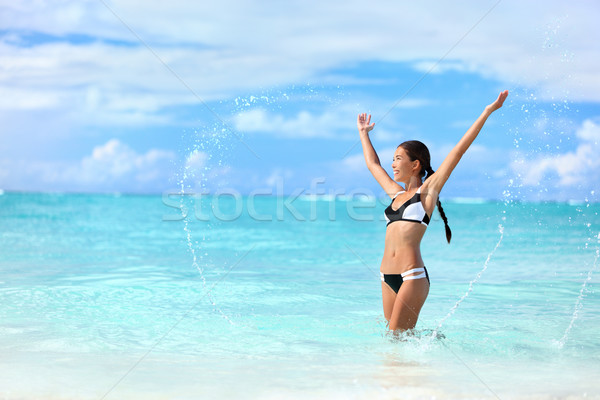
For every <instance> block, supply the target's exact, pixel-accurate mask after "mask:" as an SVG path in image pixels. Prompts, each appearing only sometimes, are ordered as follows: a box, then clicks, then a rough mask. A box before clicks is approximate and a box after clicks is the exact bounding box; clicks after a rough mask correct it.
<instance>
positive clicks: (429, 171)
mask: <svg viewBox="0 0 600 400" xmlns="http://www.w3.org/2000/svg"><path fill="white" fill-rule="evenodd" d="M424 169H425V172H427V175H426V176H425V180H427V178H429V177H430V176H431V175H433V174H434V173H435V171H434V170H433V169H432V168H431V165H427V166H425V167H424ZM437 208H438V210H439V212H440V215H441V216H442V220H443V221H444V227H445V228H446V240H448V243H450V239H452V231H451V230H450V227H449V226H448V218H446V213H445V212H444V209H443V208H442V203H441V202H440V197H439V196H438V199H437Z"/></svg>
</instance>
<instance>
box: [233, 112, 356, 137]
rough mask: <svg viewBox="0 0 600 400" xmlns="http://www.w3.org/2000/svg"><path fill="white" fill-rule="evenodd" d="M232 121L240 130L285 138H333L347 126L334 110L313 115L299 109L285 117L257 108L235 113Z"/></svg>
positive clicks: (344, 120) (346, 121)
mask: <svg viewBox="0 0 600 400" xmlns="http://www.w3.org/2000/svg"><path fill="white" fill-rule="evenodd" d="M234 121H235V127H236V129H237V130H239V131H240V132H261V133H268V134H272V135H273V136H277V137H287V138H314V137H321V138H324V137H328V138H333V137H337V132H338V131H339V130H341V129H347V128H348V120H347V119H343V118H341V117H340V115H338V114H337V113H334V112H325V113H323V114H320V115H313V114H312V113H310V112H308V111H300V112H299V113H298V114H296V115H295V116H293V117H292V118H286V117H284V116H283V115H281V114H272V113H268V112H267V111H265V110H263V109H260V108H257V109H254V110H250V111H246V112H242V113H240V114H238V115H236V117H235V119H234Z"/></svg>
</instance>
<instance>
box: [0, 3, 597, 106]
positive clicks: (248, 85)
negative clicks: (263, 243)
mask: <svg viewBox="0 0 600 400" xmlns="http://www.w3.org/2000/svg"><path fill="white" fill-rule="evenodd" d="M28 4H29V5H26V4H25V3H13V4H7V5H4V6H3V14H4V16H5V18H4V26H3V29H5V30H6V31H7V32H8V33H7V35H6V36H5V37H4V38H3V39H2V41H1V42H0V43H1V44H0V65H2V66H3V67H2V70H0V86H2V87H4V90H13V89H14V90H21V91H27V90H33V89H35V90H39V91H47V92H48V93H49V94H48V95H47V96H48V98H49V99H55V97H56V96H57V95H56V94H55V92H59V94H60V93H61V91H64V90H65V89H68V90H69V91H70V92H72V93H73V95H74V96H84V95H85V93H86V92H87V91H88V88H89V87H90V86H95V87H96V88H97V90H99V91H100V92H101V93H103V94H104V96H105V98H104V101H105V102H106V104H105V106H106V107H107V109H117V110H137V111H141V110H146V111H148V110H156V109H158V108H161V107H165V106H168V105H175V104H179V105H180V104H194V103H197V102H198V99H197V98H195V96H194V95H192V94H191V93H190V92H189V90H188V89H187V88H186V87H184V86H183V85H182V84H181V82H179V81H178V79H177V78H176V77H174V76H173V75H172V74H171V73H170V72H169V71H168V70H167V69H166V68H165V66H164V65H162V64H161V62H160V61H159V60H157V59H156V58H155V57H154V55H153V54H151V53H150V51H148V49H146V48H145V47H144V46H143V45H141V44H140V43H139V42H138V39H137V38H135V37H134V36H133V35H132V34H131V32H130V31H129V30H128V29H126V28H125V27H124V26H123V25H122V24H121V22H120V21H119V20H118V19H117V18H116V17H115V16H114V15H113V14H112V13H111V12H110V11H109V10H108V9H107V8H106V7H104V6H103V5H102V3H101V2H80V1H60V2H52V1H50V2H33V3H28ZM362 5H363V4H362V3H360V2H347V3H344V6H343V7H339V3H335V2H327V1H326V2H320V3H318V4H314V5H312V6H311V7H306V6H305V4H304V3H300V2H286V3H282V5H280V6H277V7H273V6H268V7H269V10H268V12H266V10H265V8H264V7H267V6H256V4H255V3H252V4H251V3H244V2H239V1H223V2H213V3H211V4H205V3H202V4H201V3H197V4H196V3H193V2H185V1H178V2H177V1H176V2H170V3H169V4H168V5H166V4H162V3H157V2H151V3H147V2H145V3H143V4H142V3H140V2H139V1H136V0H129V1H120V2H118V3H115V4H112V5H111V7H112V9H113V10H114V12H115V13H116V14H117V15H119V17H120V18H121V19H122V20H123V21H125V22H126V23H127V24H128V26H129V27H131V29H133V30H134V31H135V32H136V33H137V34H138V35H139V36H140V37H141V38H142V39H143V40H144V41H145V42H146V43H148V44H149V45H150V46H152V48H153V50H154V51H155V53H156V54H158V55H159V56H160V58H161V59H162V60H163V61H164V62H166V63H167V64H168V65H169V66H170V67H171V68H172V70H173V71H175V72H176V74H177V75H178V76H179V77H181V78H182V79H183V80H184V81H185V82H186V84H187V85H188V86H189V87H190V88H192V89H193V90H194V91H195V92H196V93H197V94H198V95H199V96H200V97H201V98H202V99H203V100H205V101H206V100H211V99H215V98H222V97H223V96H226V95H227V94H228V93H229V94H231V92H232V91H237V92H239V91H244V90H248V89H256V88H260V87H263V88H264V87H273V86H276V85H289V84H293V83H297V82H307V81H315V80H318V79H319V77H321V76H322V74H323V72H325V74H329V72H328V70H330V69H331V68H339V67H340V66H344V65H347V64H349V63H358V62H365V61H371V60H381V61H392V62H411V63H413V65H414V67H415V68H416V69H418V70H424V69H426V70H428V69H429V66H430V65H432V64H433V63H434V62H436V61H437V60H438V59H439V58H440V57H441V56H442V55H444V54H445V53H446V52H447V51H448V50H449V49H451V48H453V46H454V45H456V47H455V48H453V50H452V52H451V53H450V54H448V56H447V58H446V60H444V61H443V62H442V63H440V64H439V65H438V67H437V68H436V70H435V71H434V72H441V71H445V70H449V69H457V70H461V71H477V72H479V73H480V74H482V75H484V76H487V77H492V78H494V79H497V80H504V81H508V82H512V83H518V84H522V85H525V86H529V87H531V88H536V89H537V90H538V91H539V93H540V95H541V96H544V97H545V98H550V97H552V96H554V97H564V96H565V94H566V93H568V96H569V98H570V99H571V100H585V99H587V100H594V101H599V100H600V94H599V93H600V76H598V74H597V73H596V68H595V66H596V65H597V64H598V57H599V56H598V53H599V52H598V43H597V40H595V39H594V37H593V35H589V32H593V31H594V30H595V27H596V20H595V18H594V17H593V16H595V15H597V11H598V10H597V8H598V7H599V6H598V5H596V4H591V3H573V2H571V3H565V2H560V1H556V2H547V3H545V4H544V7H543V9H541V8H540V7H538V6H537V5H535V4H529V3H523V2H518V1H516V0H515V1H510V0H505V1H503V2H501V3H500V4H499V5H498V7H496V8H495V9H494V10H492V11H491V12H490V13H489V15H487V16H486V17H485V18H484V19H483V20H482V21H481V22H480V23H479V24H478V25H477V26H476V27H475V29H474V30H473V31H472V32H470V33H468V34H467V35H466V36H465V34H466V33H467V32H468V31H469V29H470V28H472V27H473V26H474V24H475V23H477V22H478V21H479V19H480V18H481V17H482V16H483V15H484V14H485V13H486V12H487V11H488V10H489V5H488V4H480V5H477V6H474V5H473V3H470V2H466V3H460V2H459V3H456V2H452V3H443V2H442V3H439V2H438V3H436V4H435V7H431V5H428V4H426V3H397V2H391V1H390V2H383V3H381V4H379V5H378V7H371V8H368V9H365V8H364V7H362ZM594 9H595V10H594ZM332 16H335V17H332ZM508 21H510V28H507V22H508ZM365 24H367V25H368V30H365V29H357V27H358V26H364V25H365ZM22 31H25V32H31V31H33V32H42V33H45V34H50V35H57V36H59V37H61V36H63V37H64V36H65V35H68V34H80V35H89V36H90V37H92V38H101V39H104V40H106V39H109V40H117V41H125V42H129V43H132V44H133V46H122V45H114V44H112V42H107V41H104V42H101V41H92V42H88V43H77V44H68V43H46V44H43V45H37V46H32V47H23V46H21V45H20V44H19V43H18V41H17V42H15V40H14V36H15V34H18V32H22ZM15 32H17V33H15ZM459 40H460V43H458V41H459ZM457 43H458V44H457ZM368 79H371V77H369V78H368ZM70 100H72V99H70V98H69V97H67V98H64V99H63V101H64V103H65V104H69V103H70V105H73V103H72V102H70ZM48 102H49V101H45V102H40V104H39V105H38V106H39V107H44V106H47V105H48ZM13 106H16V105H13ZM24 106H28V107H31V106H32V104H24Z"/></svg>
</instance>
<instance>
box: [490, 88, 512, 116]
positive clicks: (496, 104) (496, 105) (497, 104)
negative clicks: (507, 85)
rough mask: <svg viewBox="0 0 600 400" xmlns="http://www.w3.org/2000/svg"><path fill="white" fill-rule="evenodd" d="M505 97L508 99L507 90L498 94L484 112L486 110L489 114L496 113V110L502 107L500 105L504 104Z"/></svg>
mask: <svg viewBox="0 0 600 400" xmlns="http://www.w3.org/2000/svg"><path fill="white" fill-rule="evenodd" d="M507 97H508V90H505V91H503V92H500V94H499V95H498V98H497V99H496V101H494V102H493V103H492V104H490V105H489V106H487V107H486V110H488V111H489V112H490V113H493V112H494V111H496V110H497V109H499V108H500V107H502V105H503V104H504V100H506V98H507Z"/></svg>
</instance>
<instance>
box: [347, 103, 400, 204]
mask: <svg viewBox="0 0 600 400" xmlns="http://www.w3.org/2000/svg"><path fill="white" fill-rule="evenodd" d="M356 126H357V127H358V132H359V134H360V142H361V143H362V148H363V154H364V155H365V162H366V163H367V167H368V168H369V171H371V174H373V177H374V178H375V180H377V182H378V183H379V185H381V187H382V188H383V190H384V191H385V192H386V193H387V194H388V195H389V196H390V197H394V195H395V194H396V193H398V192H399V191H400V190H402V186H400V185H399V184H398V183H396V182H395V181H394V180H393V179H392V178H390V176H389V175H388V173H387V172H385V169H383V167H382V166H381V163H380V162H379V157H378V156H377V152H375V149H374V148H373V144H372V143H371V139H370V138H369V132H370V131H371V130H373V127H375V123H374V122H373V123H371V116H370V115H369V116H368V117H367V114H366V113H363V114H358V118H357V120H356Z"/></svg>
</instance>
